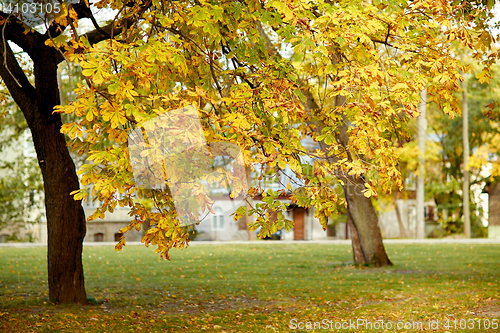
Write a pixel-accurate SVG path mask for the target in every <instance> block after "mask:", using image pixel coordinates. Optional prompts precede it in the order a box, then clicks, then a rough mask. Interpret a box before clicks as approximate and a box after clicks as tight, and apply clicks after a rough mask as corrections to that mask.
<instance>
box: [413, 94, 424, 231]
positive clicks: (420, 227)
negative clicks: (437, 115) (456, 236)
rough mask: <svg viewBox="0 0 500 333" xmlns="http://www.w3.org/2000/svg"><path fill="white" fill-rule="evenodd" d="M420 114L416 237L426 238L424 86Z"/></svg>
mask: <svg viewBox="0 0 500 333" xmlns="http://www.w3.org/2000/svg"><path fill="white" fill-rule="evenodd" d="M420 99H421V101H420V105H419V111H420V116H419V117H418V119H417V126H418V150H419V153H420V165H419V168H418V176H417V226H416V228H417V230H416V233H415V234H416V238H417V239H424V237H425V221H424V198H425V192H424V174H425V132H426V130H427V119H426V118H425V112H426V110H427V88H424V90H422V92H421V93H420Z"/></svg>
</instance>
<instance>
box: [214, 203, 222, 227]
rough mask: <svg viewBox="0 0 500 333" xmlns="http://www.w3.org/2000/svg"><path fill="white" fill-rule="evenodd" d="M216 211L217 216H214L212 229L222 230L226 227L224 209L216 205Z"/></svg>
mask: <svg viewBox="0 0 500 333" xmlns="http://www.w3.org/2000/svg"><path fill="white" fill-rule="evenodd" d="M214 211H215V216H213V217H212V229H213V230H222V229H224V211H223V210H222V209H221V208H219V207H215V208H214Z"/></svg>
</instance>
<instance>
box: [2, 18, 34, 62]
mask: <svg viewBox="0 0 500 333" xmlns="http://www.w3.org/2000/svg"><path fill="white" fill-rule="evenodd" d="M0 21H3V22H2V24H0V28H1V29H2V30H3V29H4V28H5V30H4V32H5V34H4V35H2V38H5V40H6V41H7V40H10V41H12V42H14V43H15V44H16V45H17V46H19V47H20V48H22V49H23V51H24V52H26V53H28V55H29V56H30V57H31V58H33V56H35V53H36V50H37V48H38V46H39V45H40V44H39V40H40V38H41V37H42V35H41V34H40V33H39V32H38V31H35V30H31V31H28V32H25V29H24V23H23V22H22V21H20V20H19V19H18V18H16V17H15V16H13V15H9V14H7V13H4V12H0Z"/></svg>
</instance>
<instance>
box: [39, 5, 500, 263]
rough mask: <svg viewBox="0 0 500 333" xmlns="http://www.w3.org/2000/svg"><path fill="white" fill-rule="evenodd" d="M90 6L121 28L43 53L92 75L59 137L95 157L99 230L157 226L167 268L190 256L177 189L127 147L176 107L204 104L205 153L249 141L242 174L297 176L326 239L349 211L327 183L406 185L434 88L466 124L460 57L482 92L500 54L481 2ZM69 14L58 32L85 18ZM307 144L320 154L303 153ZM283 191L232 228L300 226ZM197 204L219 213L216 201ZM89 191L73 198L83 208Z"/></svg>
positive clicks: (149, 238) (150, 236)
mask: <svg viewBox="0 0 500 333" xmlns="http://www.w3.org/2000/svg"><path fill="white" fill-rule="evenodd" d="M94 5H95V6H96V7H97V8H102V7H111V8H114V9H117V10H119V12H118V14H117V17H115V19H114V22H120V20H121V22H122V24H121V25H113V24H110V25H107V26H106V27H103V28H98V29H97V30H96V31H102V34H104V33H105V34H108V35H110V36H113V38H111V39H107V40H104V41H102V42H100V43H95V42H94V41H93V40H92V38H93V37H95V36H94V35H87V36H78V35H77V33H76V31H75V30H73V31H72V33H71V34H60V35H59V36H58V37H56V38H53V39H50V40H47V42H46V43H47V44H48V45H52V46H55V47H57V48H58V49H59V50H60V51H61V52H63V53H64V56H65V58H66V59H68V61H71V62H75V63H76V64H79V65H80V66H81V67H82V69H83V72H82V73H83V75H84V77H85V82H83V83H82V84H80V85H79V87H78V89H77V90H76V93H77V96H78V98H77V100H76V101H75V102H73V103H71V104H70V105H67V106H64V107H58V108H57V112H60V113H68V114H75V115H77V116H79V117H80V120H79V121H76V122H71V123H67V124H64V125H63V128H62V130H63V132H64V133H65V134H67V135H68V136H69V137H70V138H71V142H70V145H71V146H72V148H73V149H75V150H76V151H78V152H79V153H81V154H83V153H85V154H87V157H88V163H86V164H85V165H84V166H83V167H82V168H81V169H80V171H79V173H80V174H81V181H82V183H83V184H84V185H86V184H90V183H93V184H94V187H93V191H94V192H95V193H93V194H95V195H97V196H98V197H99V199H100V200H101V201H102V202H103V204H102V207H101V208H100V209H98V210H96V213H95V214H94V215H93V216H91V217H90V218H98V217H102V216H103V215H104V214H105V212H106V211H113V209H114V208H115V207H116V206H117V205H120V206H129V207H130V209H131V216H133V218H134V219H133V221H132V222H131V224H130V225H129V227H127V228H126V229H128V230H130V229H132V228H140V227H141V224H142V223H144V222H145V221H151V225H153V226H154V227H153V228H151V229H150V230H148V232H147V234H146V236H145V237H144V239H143V241H144V243H145V244H146V245H149V244H152V245H157V246H158V249H157V251H158V252H161V253H162V255H164V256H166V257H168V250H169V249H170V248H172V247H184V246H185V245H186V243H187V233H188V230H187V228H185V227H184V226H183V225H182V224H181V223H179V216H178V215H177V211H176V209H175V208H176V207H175V204H174V202H173V200H172V193H171V192H170V191H169V190H168V189H166V190H163V191H161V190H155V189H144V188H140V186H139V185H138V184H137V183H136V181H135V179H134V175H133V170H132V166H131V162H130V161H131V157H130V153H129V150H128V149H127V148H128V135H129V133H130V131H132V130H135V129H140V128H143V126H144V123H145V122H147V121H149V120H151V119H154V118H156V117H158V116H159V115H163V114H168V112H169V111H171V110H176V109H179V108H183V107H187V106H194V107H195V108H196V109H197V110H198V112H199V115H200V121H201V124H202V127H203V134H204V136H205V138H206V140H207V142H217V141H221V142H227V143H232V144H236V145H238V146H239V148H240V149H241V151H242V154H243V157H244V160H245V164H246V165H264V166H267V167H270V168H274V169H275V170H277V171H278V172H279V171H280V170H284V169H285V168H286V166H287V165H288V166H289V168H290V169H291V170H292V171H293V172H294V174H295V176H296V177H297V179H299V180H300V182H301V186H298V187H295V188H294V190H293V191H292V194H291V198H292V201H293V202H296V203H298V204H300V205H301V206H303V207H313V206H314V207H315V208H316V210H315V212H316V217H318V218H319V219H320V221H321V223H322V224H323V225H324V226H325V227H326V223H327V218H328V217H329V216H335V214H336V213H337V211H338V205H345V204H346V198H345V197H344V196H342V195H338V194H337V193H336V192H335V191H334V190H333V189H332V187H331V186H330V184H331V179H332V176H333V177H335V178H337V179H338V180H339V181H340V182H341V183H342V184H343V185H346V184H347V183H352V184H354V185H355V186H354V187H352V189H354V190H356V191H358V192H359V193H358V194H363V195H364V196H365V197H367V198H369V197H372V196H377V191H376V187H377V186H380V187H381V189H382V190H386V191H390V190H391V188H392V187H393V185H396V186H397V187H401V186H402V181H401V175H400V171H399V170H398V162H399V161H398V158H397V154H396V153H395V148H396V147H397V146H398V145H399V144H400V142H401V140H402V138H404V137H405V136H408V133H409V132H408V127H407V124H408V121H409V120H410V119H412V118H415V117H416V116H418V114H419V113H418V110H417V106H418V104H419V103H420V98H419V92H420V91H421V90H422V89H424V87H426V88H427V91H428V96H429V97H428V100H429V101H430V102H434V103H436V104H437V105H438V106H439V108H441V109H442V110H443V111H444V112H445V113H447V114H448V115H450V116H451V117H453V116H455V115H456V114H460V104H459V100H458V99H457V97H456V95H455V94H454V92H456V91H458V90H459V83H460V81H461V80H463V78H462V75H461V74H460V71H463V72H467V71H468V67H467V66H465V65H463V64H462V63H461V61H460V60H459V59H457V58H456V56H455V55H456V50H457V47H459V46H460V47H461V46H463V45H464V46H465V47H468V48H469V52H470V53H471V54H472V56H473V57H474V58H476V59H477V60H478V61H479V62H480V63H481V64H482V66H483V68H484V69H483V71H482V72H481V73H480V74H479V75H478V77H479V79H480V80H482V81H484V80H487V79H488V77H490V76H491V73H490V70H489V66H490V65H491V63H493V62H494V61H495V60H496V57H497V54H496V53H495V52H493V51H491V49H490V47H491V43H492V42H493V41H494V39H493V37H492V36H491V35H490V33H489V32H488V31H487V30H486V27H487V19H488V17H489V16H488V15H490V14H489V12H488V7H487V6H480V5H474V6H472V5H470V3H469V4H467V3H464V4H454V3H447V2H435V1H425V0H421V1H410V2H404V1H401V2H400V1H394V2H389V3H386V2H378V1H374V2H369V1H338V2H330V1H318V2H310V1H293V2H287V3H283V2H280V1H266V2H259V1H245V2H240V1H235V2H226V3H218V2H211V1H174V2H158V1H152V2H151V1H144V2H138V3H135V2H130V3H127V4H124V3H122V2H121V1H111V2H109V1H101V2H97V3H96V4H94ZM72 11H73V9H71V7H70V8H69V12H68V13H69V15H68V16H65V17H62V18H60V20H63V19H66V20H74V21H76V19H75V17H76V15H72ZM117 31H119V32H120V33H121V34H120V35H119V36H117V34H116V32H117ZM304 138H310V139H312V140H314V141H315V142H318V145H317V146H316V147H314V148H313V149H311V148H310V147H306V146H305V145H304V141H303V139H304ZM186 149H189V147H188V146H186ZM306 157H308V158H309V159H306ZM311 161H313V162H311ZM257 174H258V170H257ZM226 176H227V177H231V176H234V175H232V174H231V172H229V173H228V174H227V175H226ZM222 178H223V177H222V176H221V178H220V179H218V181H221V182H222V181H224V180H225V179H222ZM354 179H355V181H354ZM287 188H288V190H290V189H292V186H291V185H290V184H284V186H283V190H282V191H278V192H273V191H269V192H268V193H263V195H264V197H267V199H265V200H264V202H263V203H260V204H257V205H255V206H254V207H253V208H252V210H251V211H249V212H245V211H244V209H240V210H238V212H237V213H236V216H235V218H239V217H241V215H243V214H245V213H247V214H248V213H253V214H257V219H256V221H255V223H254V225H253V227H254V228H256V227H262V230H263V234H264V235H265V234H268V233H271V232H273V231H275V230H276V229H279V228H282V227H285V228H289V227H291V226H292V224H291V221H287V220H286V219H285V218H284V215H283V214H282V213H281V211H282V210H283V209H285V206H284V204H283V203H282V202H280V201H278V200H277V199H278V197H279V196H280V195H284V194H286V191H287ZM261 192H262V189H260V188H259V186H254V187H252V188H251V189H250V190H249V193H250V195H254V194H260V193H261ZM118 193H120V194H122V195H123V196H122V197H121V199H120V198H119V197H118ZM193 194H194V195H195V196H196V198H197V200H198V201H197V203H198V204H199V205H201V206H206V207H207V208H206V209H207V210H209V209H210V208H209V207H210V204H211V202H210V199H209V198H208V197H207V196H206V195H204V194H203V193H202V192H198V193H194V192H193ZM86 195H87V194H86V192H85V190H79V191H77V192H75V198H76V199H82V198H85V197H86ZM142 197H147V198H152V199H154V202H155V206H156V208H157V209H156V210H154V211H151V210H149V209H146V208H145V206H144V205H143V204H141V203H140V201H138V200H135V198H142ZM275 212H276V214H275ZM187 213H189V212H187ZM124 243H125V242H124V239H122V240H121V241H120V243H119V244H118V245H117V249H120V248H121V246H122V245H123V244H124Z"/></svg>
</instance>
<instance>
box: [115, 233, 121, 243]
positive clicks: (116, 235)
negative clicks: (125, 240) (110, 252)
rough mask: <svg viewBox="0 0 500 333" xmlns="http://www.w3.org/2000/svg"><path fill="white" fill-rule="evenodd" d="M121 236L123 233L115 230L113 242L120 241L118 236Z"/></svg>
mask: <svg viewBox="0 0 500 333" xmlns="http://www.w3.org/2000/svg"><path fill="white" fill-rule="evenodd" d="M122 236H123V233H121V232H117V233H116V234H115V242H119V241H120V238H122Z"/></svg>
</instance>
